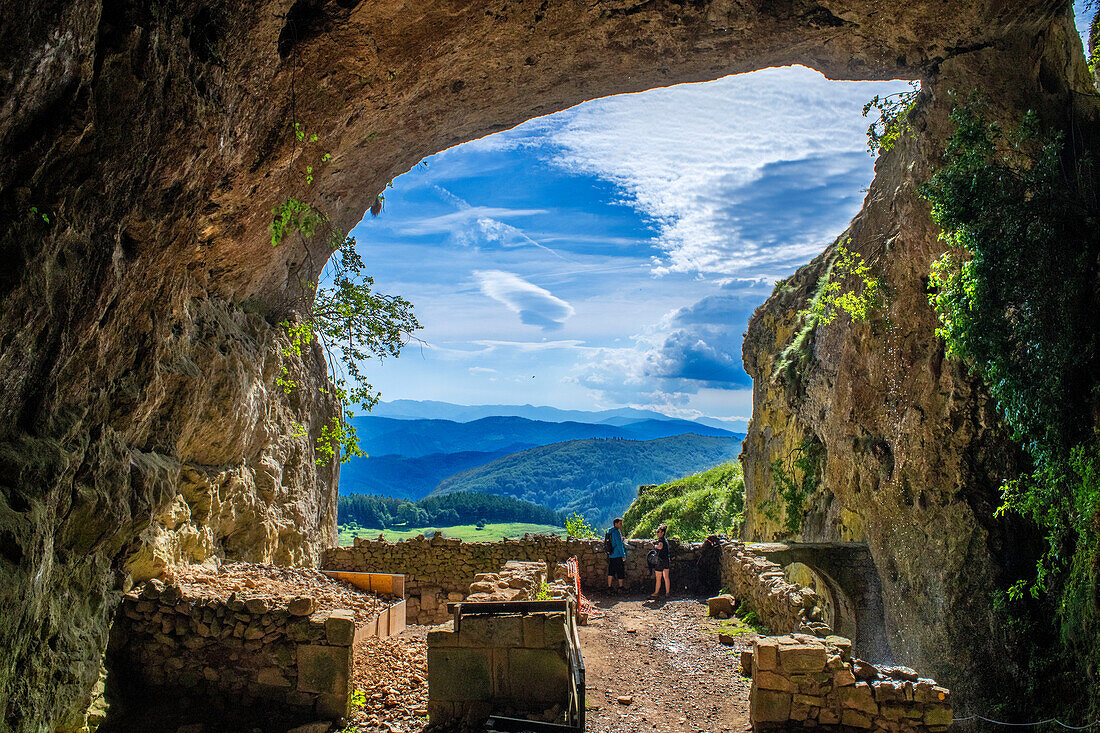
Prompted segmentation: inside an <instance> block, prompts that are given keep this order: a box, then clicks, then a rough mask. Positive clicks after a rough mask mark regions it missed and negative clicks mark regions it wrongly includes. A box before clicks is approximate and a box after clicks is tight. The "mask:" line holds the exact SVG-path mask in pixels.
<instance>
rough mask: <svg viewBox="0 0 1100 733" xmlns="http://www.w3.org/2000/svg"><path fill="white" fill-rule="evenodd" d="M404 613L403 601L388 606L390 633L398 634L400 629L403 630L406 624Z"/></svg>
mask: <svg viewBox="0 0 1100 733" xmlns="http://www.w3.org/2000/svg"><path fill="white" fill-rule="evenodd" d="M405 613H406V607H405V601H401V602H400V603H398V604H395V605H393V606H390V610H389V614H390V634H391V635H397V634H400V633H401V632H402V631H404V630H405V624H406V619H405Z"/></svg>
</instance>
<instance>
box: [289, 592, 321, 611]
mask: <svg viewBox="0 0 1100 733" xmlns="http://www.w3.org/2000/svg"><path fill="white" fill-rule="evenodd" d="M315 607H316V606H315V603H314V601H313V599H312V598H310V597H309V596H298V597H297V598H293V599H291V601H290V603H289V605H288V606H287V612H289V613H290V615H291V616H309V615H310V614H311V613H313V611H314V609H315Z"/></svg>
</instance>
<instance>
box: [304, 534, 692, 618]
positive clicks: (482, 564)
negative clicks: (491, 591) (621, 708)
mask: <svg viewBox="0 0 1100 733" xmlns="http://www.w3.org/2000/svg"><path fill="white" fill-rule="evenodd" d="M626 544H627V555H626V576H627V581H626V582H627V583H628V584H630V585H631V586H634V587H642V586H643V585H644V584H646V583H652V582H653V581H652V579H651V578H650V576H649V571H648V569H647V567H646V561H645V558H646V553H648V552H649V550H650V549H651V545H652V540H627V543H626ZM698 552H699V546H698V545H695V544H691V545H681V546H679V547H678V548H674V554H673V566H672V575H673V578H674V579H675V578H676V577H677V575H678V573H680V572H681V571H686V570H687V568H689V567H690V566H691V565H692V564H693V563H694V562H695V560H696V559H697V557H698ZM570 557H576V558H577V566H578V568H579V569H580V573H581V590H582V591H584V590H585V589H594V588H602V587H605V586H606V585H607V556H606V555H605V554H604V552H603V540H602V539H575V538H571V537H570V538H563V537H559V536H557V535H534V536H532V535H525V536H524V537H523V538H522V539H518V540H508V539H505V540H501V541H500V542H463V541H462V540H460V539H451V538H444V537H440V536H439V535H436V536H434V537H432V538H431V539H430V540H429V539H425V538H424V537H414V538H412V539H409V540H402V541H401V542H387V541H386V540H383V539H378V540H366V539H361V538H356V540H355V543H354V545H353V546H351V547H332V548H329V549H327V550H325V553H324V560H323V567H324V568H325V569H326V570H350V571H357V572H373V573H400V574H403V575H404V576H405V594H406V596H407V598H408V618H409V621H410V623H418V624H438V623H443V622H444V621H446V620H447V618H448V614H447V603H448V602H454V601H461V600H463V599H465V597H466V593H467V592H469V591H470V585H471V583H474V582H475V577H476V576H477V575H478V574H479V573H496V572H498V571H499V570H500V568H502V567H503V566H504V565H505V563H507V562H509V561H511V560H518V561H524V562H542V563H551V564H555V563H562V562H565V561H566V560H567V559H569V558H570ZM473 592H478V591H473Z"/></svg>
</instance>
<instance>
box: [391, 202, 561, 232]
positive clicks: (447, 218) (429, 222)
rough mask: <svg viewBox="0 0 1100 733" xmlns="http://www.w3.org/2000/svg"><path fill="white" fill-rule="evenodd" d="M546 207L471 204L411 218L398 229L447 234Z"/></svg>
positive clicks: (541, 211) (542, 211)
mask: <svg viewBox="0 0 1100 733" xmlns="http://www.w3.org/2000/svg"><path fill="white" fill-rule="evenodd" d="M545 213H546V209H505V208H501V207H495V206H469V205H467V206H466V207H465V208H461V209H459V210H458V211H454V212H451V213H450V214H441V215H439V216H430V217H427V218H423V219H410V220H407V221H405V222H403V223H402V225H401V227H400V229H399V230H398V231H399V232H400V233H401V234H447V233H451V232H454V231H459V230H461V229H462V228H463V227H467V226H469V225H470V224H474V225H476V224H477V223H478V222H479V221H481V220H484V221H487V222H488V221H491V220H496V219H505V218H508V217H518V216H533V215H535V214H545Z"/></svg>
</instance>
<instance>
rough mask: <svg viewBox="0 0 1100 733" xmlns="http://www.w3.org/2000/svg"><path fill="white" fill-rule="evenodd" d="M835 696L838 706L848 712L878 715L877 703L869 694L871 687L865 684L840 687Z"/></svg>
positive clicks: (859, 683)
mask: <svg viewBox="0 0 1100 733" xmlns="http://www.w3.org/2000/svg"><path fill="white" fill-rule="evenodd" d="M835 695H836V697H837V699H838V700H840V704H841V705H842V706H843V707H845V708H847V709H850V710H858V711H860V712H863V713H867V714H868V715H877V714H878V703H876V702H875V698H874V695H872V694H871V687H870V685H868V684H867V683H866V682H858V683H856V684H854V685H852V686H850V687H841V688H839V689H837V690H836V692H835Z"/></svg>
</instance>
